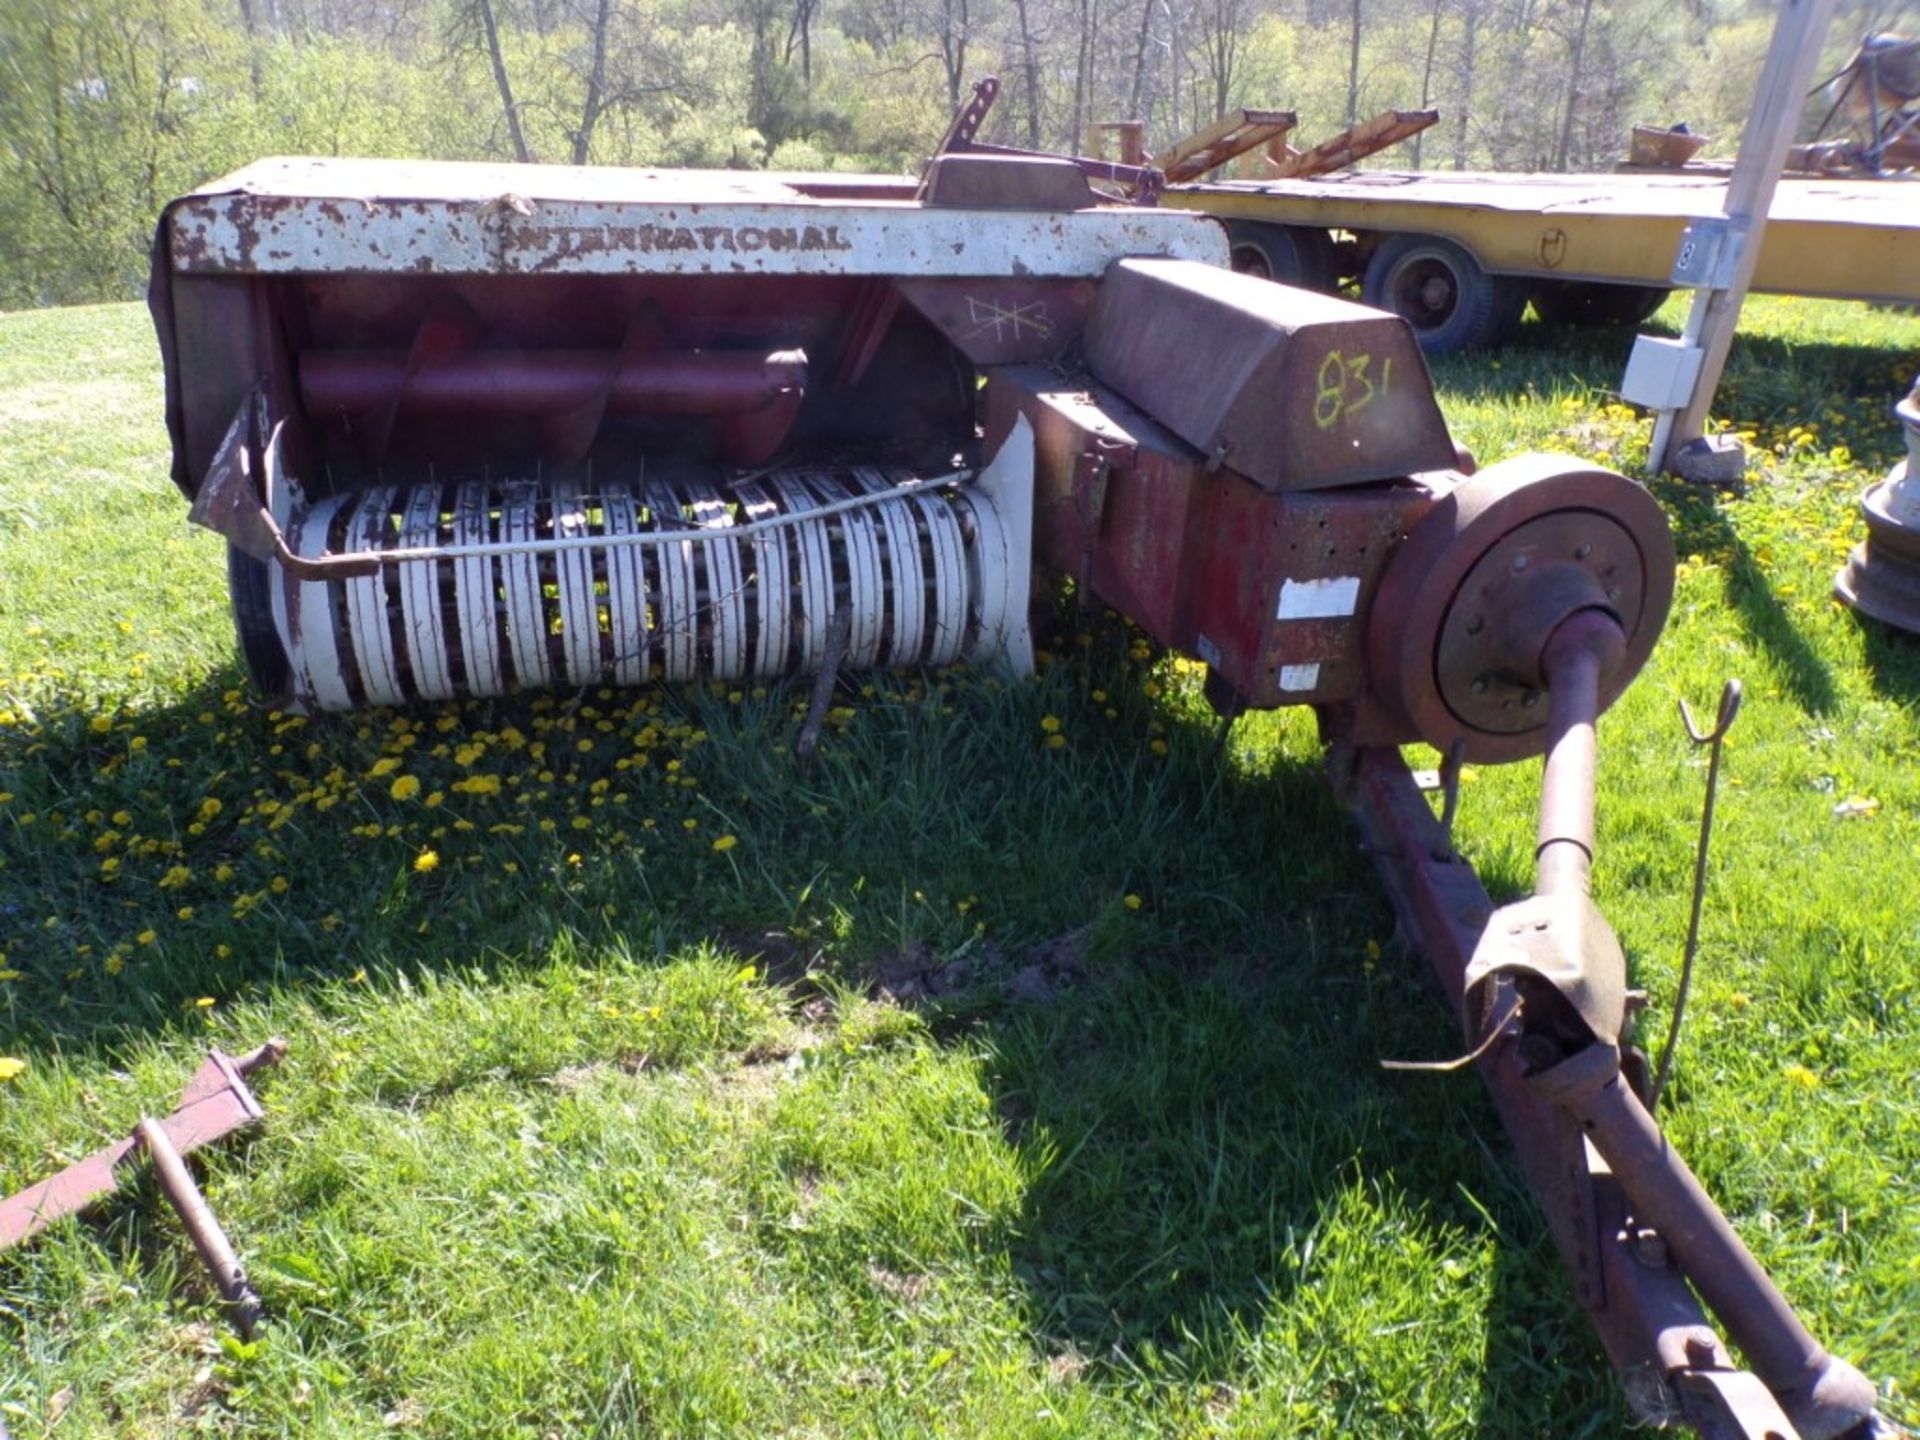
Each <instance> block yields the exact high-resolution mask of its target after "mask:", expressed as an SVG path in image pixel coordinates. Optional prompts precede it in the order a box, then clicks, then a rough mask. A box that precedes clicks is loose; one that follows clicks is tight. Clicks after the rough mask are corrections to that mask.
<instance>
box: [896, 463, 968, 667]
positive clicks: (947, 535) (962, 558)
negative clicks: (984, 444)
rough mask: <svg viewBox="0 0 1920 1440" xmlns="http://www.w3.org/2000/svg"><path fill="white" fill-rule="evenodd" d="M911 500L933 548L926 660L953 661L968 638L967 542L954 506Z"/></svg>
mask: <svg viewBox="0 0 1920 1440" xmlns="http://www.w3.org/2000/svg"><path fill="white" fill-rule="evenodd" d="M908 503H909V504H910V505H912V506H913V507H914V508H915V509H916V510H918V511H919V512H920V515H921V517H922V518H923V519H924V520H925V522H926V526H927V539H928V540H929V541H930V542H931V545H932V549H933V638H932V642H931V644H929V646H928V647H927V663H928V664H929V665H951V664H952V663H953V662H954V661H955V660H958V659H959V658H960V648H961V646H962V645H964V644H965V643H966V639H967V590H966V577H967V555H966V543H965V541H963V540H962V539H961V536H960V522H959V521H958V520H956V519H955V518H954V514H953V510H952V508H951V507H949V506H947V505H943V504H941V503H940V502H938V501H933V500H927V499H924V498H923V497H921V496H918V495H916V496H915V497H914V498H913V499H912V500H910V501H909V502H908Z"/></svg>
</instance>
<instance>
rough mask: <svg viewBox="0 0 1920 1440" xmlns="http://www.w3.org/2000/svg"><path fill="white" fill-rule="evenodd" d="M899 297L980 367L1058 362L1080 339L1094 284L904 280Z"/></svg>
mask: <svg viewBox="0 0 1920 1440" xmlns="http://www.w3.org/2000/svg"><path fill="white" fill-rule="evenodd" d="M897 288H898V289H899V292H900V293H901V294H902V295H904V296H905V297H906V299H907V301H908V303H909V304H911V305H912V306H913V308H914V309H916V310H918V311H919V312H920V313H921V314H922V315H924V316H926V318H927V319H929V320H931V321H932V322H933V323H934V324H935V325H937V326H939V327H940V330H941V333H942V334H944V335H945V336H946V337H947V339H948V340H950V341H952V342H953V344H954V346H955V347H956V348H958V349H959V351H960V352H961V353H962V354H963V355H965V356H966V357H967V359H969V360H971V361H972V362H973V363H974V364H976V365H1013V364H1026V363H1032V362H1037V361H1047V360H1052V359H1053V358H1055V357H1056V356H1058V355H1059V354H1060V353H1061V352H1062V351H1064V350H1065V349H1066V348H1067V347H1068V346H1069V345H1071V344H1072V343H1073V342H1074V341H1075V340H1078V339H1079V338H1080V331H1081V328H1082V327H1083V326H1084V325H1085V324H1086V321H1087V311H1088V310H1089V309H1090V308H1091V307H1092V305H1093V296H1094V289H1095V282H1094V281H1092V280H1034V279H1027V278H1023V277H1021V276H1017V275H1008V276H990V275H983V276H977V277H968V278H967V279H964V280H901V281H899V282H897Z"/></svg>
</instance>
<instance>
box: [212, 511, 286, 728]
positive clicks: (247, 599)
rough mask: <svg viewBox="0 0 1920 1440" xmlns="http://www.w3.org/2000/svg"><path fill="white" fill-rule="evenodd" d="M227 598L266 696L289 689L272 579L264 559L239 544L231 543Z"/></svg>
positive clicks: (235, 628) (237, 631)
mask: <svg viewBox="0 0 1920 1440" xmlns="http://www.w3.org/2000/svg"><path fill="white" fill-rule="evenodd" d="M227 598H228V600H229V601H230V602H231V604H232V606H233V631H234V634H235V636H236V637H237V638H238V639H239V641H240V655H241V658H242V659H243V660H245V661H246V664H247V673H248V674H249V675H250V676H252V677H253V683H254V685H255V686H256V687H258V689H259V691H260V693H261V694H262V695H268V696H274V695H284V694H285V693H286V691H287V652H286V651H285V650H284V649H282V648H281V645H280V636H279V633H278V632H277V631H276V630H275V629H274V628H273V599H272V589H271V582H270V579H269V576H268V573H267V564H266V562H265V561H264V560H256V559H254V558H253V556H251V555H249V554H247V552H246V551H244V550H242V549H240V548H239V547H238V546H237V545H228V546H227Z"/></svg>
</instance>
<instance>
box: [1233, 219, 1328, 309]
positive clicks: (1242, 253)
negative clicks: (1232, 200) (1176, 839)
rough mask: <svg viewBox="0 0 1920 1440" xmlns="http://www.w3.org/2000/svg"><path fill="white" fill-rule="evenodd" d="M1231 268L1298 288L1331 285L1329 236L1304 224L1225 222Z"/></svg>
mask: <svg viewBox="0 0 1920 1440" xmlns="http://www.w3.org/2000/svg"><path fill="white" fill-rule="evenodd" d="M1227 244H1228V245H1229V247H1231V250H1232V256H1233V268H1234V269H1236V270H1238V271H1239V272H1240V273H1241V274H1242V275H1257V276H1258V277H1259V278H1260V279H1262V280H1272V281H1274V282H1276V283H1277V284H1281V285H1292V286H1295V287H1296V288H1298V289H1301V290H1322V291H1327V292H1331V291H1332V290H1333V288H1334V279H1335V277H1334V259H1333V237H1332V236H1331V235H1329V234H1327V232H1326V231H1324V230H1315V229H1312V228H1311V227H1309V226H1305V225H1268V224H1264V223H1263V222H1261V221H1258V220H1230V221H1228V222H1227Z"/></svg>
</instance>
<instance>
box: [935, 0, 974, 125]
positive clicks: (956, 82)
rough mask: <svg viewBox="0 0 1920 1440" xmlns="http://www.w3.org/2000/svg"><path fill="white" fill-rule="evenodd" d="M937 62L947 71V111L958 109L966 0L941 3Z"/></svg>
mask: <svg viewBox="0 0 1920 1440" xmlns="http://www.w3.org/2000/svg"><path fill="white" fill-rule="evenodd" d="M940 21H941V24H940V60H941V63H942V64H943V65H945V66H946V70H947V109H948V110H949V111H954V110H958V109H959V108H960V87H961V84H962V83H963V82H964V81H965V80H966V78H967V42H968V40H969V39H970V38H971V37H970V35H969V33H968V32H969V31H970V30H971V29H972V17H971V16H970V15H969V14H968V12H967V0H941V5H940Z"/></svg>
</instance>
